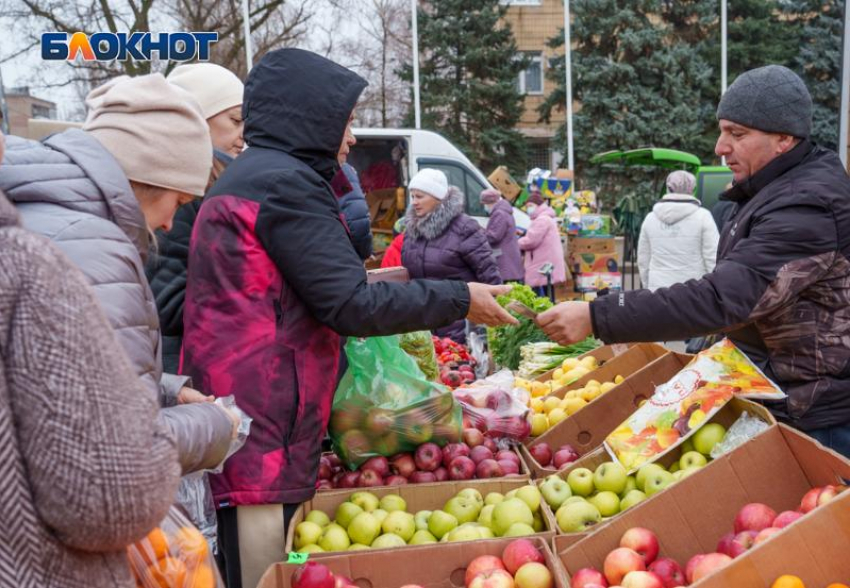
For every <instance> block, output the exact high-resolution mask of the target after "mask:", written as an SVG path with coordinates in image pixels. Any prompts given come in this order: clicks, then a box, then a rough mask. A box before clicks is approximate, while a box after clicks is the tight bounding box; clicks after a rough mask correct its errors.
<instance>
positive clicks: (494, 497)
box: [484, 492, 505, 505]
mask: <svg viewBox="0 0 850 588" xmlns="http://www.w3.org/2000/svg"><path fill="white" fill-rule="evenodd" d="M504 499H505V495H504V494H500V493H499V492H490V493H488V494H487V496H485V497H484V504H485V505H488V504H499V503H500V502H502V501H503V500H504Z"/></svg>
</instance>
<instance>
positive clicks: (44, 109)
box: [32, 104, 54, 118]
mask: <svg viewBox="0 0 850 588" xmlns="http://www.w3.org/2000/svg"><path fill="white" fill-rule="evenodd" d="M51 111H52V109H51V108H49V107H48V106H43V105H41V104H33V105H32V117H33V118H54V117H53V116H51V115H52V112H51Z"/></svg>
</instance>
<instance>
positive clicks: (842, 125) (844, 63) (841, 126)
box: [838, 0, 850, 168]
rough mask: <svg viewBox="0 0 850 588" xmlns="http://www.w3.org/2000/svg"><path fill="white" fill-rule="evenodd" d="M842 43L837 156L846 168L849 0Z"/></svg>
mask: <svg viewBox="0 0 850 588" xmlns="http://www.w3.org/2000/svg"><path fill="white" fill-rule="evenodd" d="M843 38H844V42H843V43H842V49H843V51H842V53H841V112H840V113H839V114H838V121H839V122H838V155H839V157H841V162H842V163H843V164H844V167H845V168H846V167H847V148H848V140H850V137H848V135H850V120H848V119H850V112H848V111H850V88H848V87H847V86H848V85H850V0H845V2H844V35H843Z"/></svg>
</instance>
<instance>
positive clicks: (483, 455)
mask: <svg viewBox="0 0 850 588" xmlns="http://www.w3.org/2000/svg"><path fill="white" fill-rule="evenodd" d="M469 458H470V459H471V460H472V461H474V462H475V465H478V464H479V463H481V462H482V461H484V460H485V459H493V452H492V451H490V450H489V449H487V448H486V447H484V446H483V445H479V446H477V447H473V448H472V450H471V451H470V452H469Z"/></svg>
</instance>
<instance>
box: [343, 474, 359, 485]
mask: <svg viewBox="0 0 850 588" xmlns="http://www.w3.org/2000/svg"><path fill="white" fill-rule="evenodd" d="M359 482H360V472H345V473H344V474H343V475H342V477H341V478H340V479H339V484H338V486H339V487H340V488H357V486H358V484H359Z"/></svg>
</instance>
